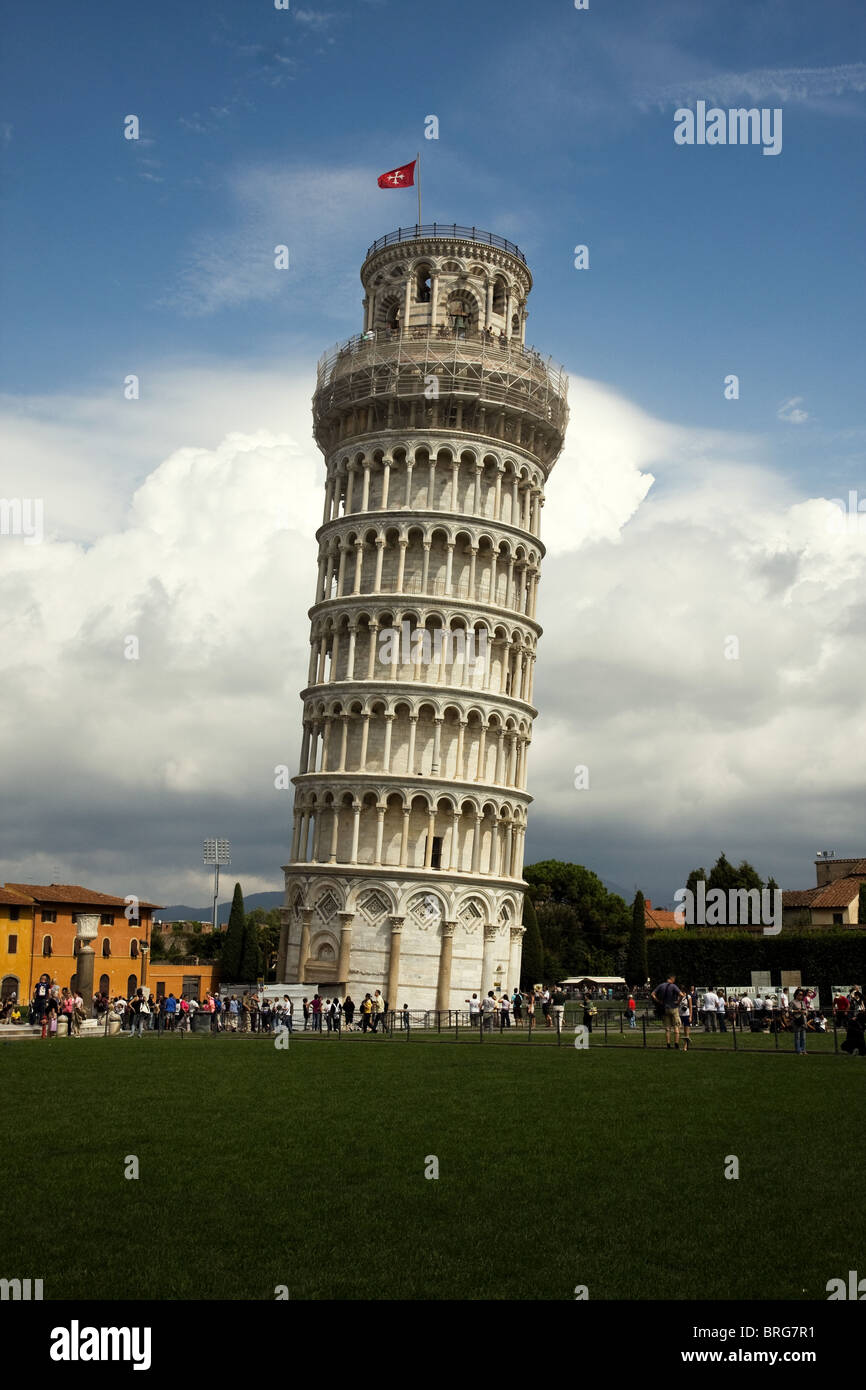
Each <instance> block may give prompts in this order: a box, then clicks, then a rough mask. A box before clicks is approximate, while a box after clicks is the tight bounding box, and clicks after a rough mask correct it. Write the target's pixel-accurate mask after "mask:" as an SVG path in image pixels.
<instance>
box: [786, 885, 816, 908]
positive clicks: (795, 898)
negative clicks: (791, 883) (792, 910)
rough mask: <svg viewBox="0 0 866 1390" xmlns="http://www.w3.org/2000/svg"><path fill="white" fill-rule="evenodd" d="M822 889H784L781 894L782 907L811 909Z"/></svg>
mask: <svg viewBox="0 0 866 1390" xmlns="http://www.w3.org/2000/svg"><path fill="white" fill-rule="evenodd" d="M823 892H824V889H823V888H786V889H785V890H784V892H783V893H782V906H783V907H811V906H812V903H813V902H814V901H815V899H816V898H817V896H818V894H819V893H823Z"/></svg>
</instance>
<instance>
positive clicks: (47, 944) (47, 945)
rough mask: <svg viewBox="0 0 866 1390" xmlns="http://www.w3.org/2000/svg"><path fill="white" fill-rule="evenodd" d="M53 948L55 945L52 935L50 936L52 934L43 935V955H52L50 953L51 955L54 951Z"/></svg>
mask: <svg viewBox="0 0 866 1390" xmlns="http://www.w3.org/2000/svg"><path fill="white" fill-rule="evenodd" d="M52 949H53V946H52V941H51V937H50V936H43V938H42V954H43V956H50V955H51V952H52Z"/></svg>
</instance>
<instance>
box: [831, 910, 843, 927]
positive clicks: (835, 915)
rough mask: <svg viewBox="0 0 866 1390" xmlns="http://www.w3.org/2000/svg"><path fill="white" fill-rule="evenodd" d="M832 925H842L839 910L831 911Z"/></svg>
mask: <svg viewBox="0 0 866 1390" xmlns="http://www.w3.org/2000/svg"><path fill="white" fill-rule="evenodd" d="M833 926H834V927H841V926H842V913H841V912H834V913H833Z"/></svg>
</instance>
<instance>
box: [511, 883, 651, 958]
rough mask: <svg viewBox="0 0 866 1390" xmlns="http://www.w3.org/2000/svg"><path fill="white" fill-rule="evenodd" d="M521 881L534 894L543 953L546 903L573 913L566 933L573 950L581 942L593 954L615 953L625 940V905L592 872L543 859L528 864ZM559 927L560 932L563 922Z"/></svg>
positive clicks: (627, 926)
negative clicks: (560, 904) (562, 904)
mask: <svg viewBox="0 0 866 1390" xmlns="http://www.w3.org/2000/svg"><path fill="white" fill-rule="evenodd" d="M523 877H524V878H525V879H526V881H527V883H528V884H530V886H531V888H532V890H533V891H532V897H533V901H534V903H535V906H536V908H537V909H538V923H539V927H540V929H541V936H542V944H543V946H544V950H545V952H546V951H547V949H548V943H547V940H546V938H545V935H544V932H545V924H544V919H543V915H542V913H543V909H544V907H545V906H546V905H547V904H549V903H550V904H552V903H564V904H567V905H568V906H569V907H570V908H572V909H573V911H574V914H575V916H574V923H573V925H572V926H569V929H568V932H567V933H566V935H567V938H568V941H569V942H570V945H571V949H572V950H574V949H575V948H576V945H577V943H578V941H582V943H583V944H584V945H585V946H586V947H587V948H589V949H590V950H592V951H599V950H600V951H605V952H614V951H616V950H617V948H618V947H619V946H621V945H623V944H624V943H625V941H626V940H627V939H628V934H629V928H630V925H631V923H630V916H629V910H628V907H627V906H626V903H625V901H624V900H623V899H622V898H621V897H619V895H618V894H616V893H609V892H608V890H607V888H605V886H604V884H603V883H602V881H601V879H600V878H599V877H598V875H597V874H594V873H593V872H592V870H591V869H585V868H584V867H583V865H582V864H567V863H564V862H563V861H562V860H559V859H544V860H541V861H540V862H539V863H537V864H529V865H528V866H527V867H526V869H525V870H524V873H523ZM559 925H560V930H562V926H563V924H562V922H560V923H559ZM545 967H546V968H547V959H546V956H545ZM548 973H549V972H548Z"/></svg>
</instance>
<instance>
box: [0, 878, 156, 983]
mask: <svg viewBox="0 0 866 1390" xmlns="http://www.w3.org/2000/svg"><path fill="white" fill-rule="evenodd" d="M4 891H5V892H7V893H8V892H11V893H14V894H17V895H19V896H20V897H21V898H22V899H23V900H25V901H27V902H29V904H30V905H31V908H32V920H33V928H32V940H31V949H30V959H29V961H28V962H27V977H26V980H25V979H24V978H22V980H21V986H22V988H21V989H20V990H19V997H20V998H23V999H25V1000H29V999H31V998H32V996H33V989H34V986H35V984H36V981H37V980H38V979H39V977H40V975H42V974H47V975H50V976H51V978H52V980H56V981H57V983H58V984H59V985H62V986H66V987H69V988H71V987H72V985H73V983H74V982H75V962H76V957H77V955H78V951H79V946H80V943H79V938H78V925H77V923H78V918H79V916H89V915H93V914H96V915H97V916H98V917H99V934H98V936H97V937H96V938H95V939H94V940H93V942H92V945H93V949H94V951H95V952H96V961H95V962H94V978H93V987H94V989H95V990H97V989H98V990H100V991H102V990H105V992H106V993H110V994H112V995H115V994H129V993H131V992H133V991H134V990H136V989H137V988H138V987H139V985H141V984H142V983H145V982H146V981H144V980H143V979H142V975H143V973H144V972H146V969H147V951H148V949H149V945H150V937H151V932H152V927H151V918H152V913H153V909H154V908H155V907H156V906H157V904H156V903H149V902H140V901H139V902H136V900H135V899H132V900H131V901H127V899H126V898H117V897H114V896H113V895H112V894H110V893H97V892H95V891H94V890H93V889H91V888H82V887H81V885H80V884H77V883H49V884H39V883H7V884H6V888H5V890H4ZM127 912H129V913H130V914H133V913H135V914H136V915H130V916H127V915H126V914H127ZM142 943H144V946H145V949H144V951H142ZM86 1002H88V1003H89V1001H86Z"/></svg>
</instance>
